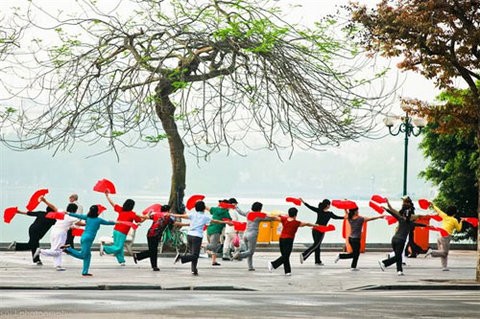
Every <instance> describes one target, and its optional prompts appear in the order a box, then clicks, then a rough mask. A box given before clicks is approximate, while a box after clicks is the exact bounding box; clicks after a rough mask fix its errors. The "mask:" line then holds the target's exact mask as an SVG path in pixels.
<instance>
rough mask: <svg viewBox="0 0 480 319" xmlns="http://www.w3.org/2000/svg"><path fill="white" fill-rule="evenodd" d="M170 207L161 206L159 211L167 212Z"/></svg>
mask: <svg viewBox="0 0 480 319" xmlns="http://www.w3.org/2000/svg"><path fill="white" fill-rule="evenodd" d="M170 208H171V207H170V205H162V208H161V209H160V211H161V212H168V211H169V210H170Z"/></svg>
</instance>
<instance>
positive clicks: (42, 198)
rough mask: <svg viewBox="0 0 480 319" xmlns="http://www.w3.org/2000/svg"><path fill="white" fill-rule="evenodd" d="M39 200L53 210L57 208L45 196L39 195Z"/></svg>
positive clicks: (55, 210)
mask: <svg viewBox="0 0 480 319" xmlns="http://www.w3.org/2000/svg"><path fill="white" fill-rule="evenodd" d="M40 201H42V202H44V203H45V204H47V206H48V207H50V208H51V209H52V210H53V211H54V212H57V211H58V209H57V206H55V205H53V204H52V203H50V202H49V201H48V200H47V199H46V198H45V196H41V197H40Z"/></svg>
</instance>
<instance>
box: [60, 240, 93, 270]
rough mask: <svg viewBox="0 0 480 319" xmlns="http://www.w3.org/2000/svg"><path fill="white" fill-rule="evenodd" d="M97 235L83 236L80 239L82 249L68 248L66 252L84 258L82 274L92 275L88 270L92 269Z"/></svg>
mask: <svg viewBox="0 0 480 319" xmlns="http://www.w3.org/2000/svg"><path fill="white" fill-rule="evenodd" d="M94 238H95V237H90V236H82V238H81V239H80V250H77V249H73V248H67V249H66V252H67V253H68V254H70V255H72V257H75V258H78V259H82V260H83V269H82V275H84V276H87V275H90V274H89V273H88V270H89V269H90V261H91V259H92V252H91V249H92V244H93V240H94Z"/></svg>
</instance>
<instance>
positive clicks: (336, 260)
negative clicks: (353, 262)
mask: <svg viewBox="0 0 480 319" xmlns="http://www.w3.org/2000/svg"><path fill="white" fill-rule="evenodd" d="M339 260H340V254H338V255H337V257H336V258H335V260H334V261H333V262H334V263H338V261H339Z"/></svg>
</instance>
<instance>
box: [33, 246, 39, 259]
mask: <svg viewBox="0 0 480 319" xmlns="http://www.w3.org/2000/svg"><path fill="white" fill-rule="evenodd" d="M38 256H40V247H39V248H37V250H35V253H34V254H33V259H36V258H37V257H38Z"/></svg>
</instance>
